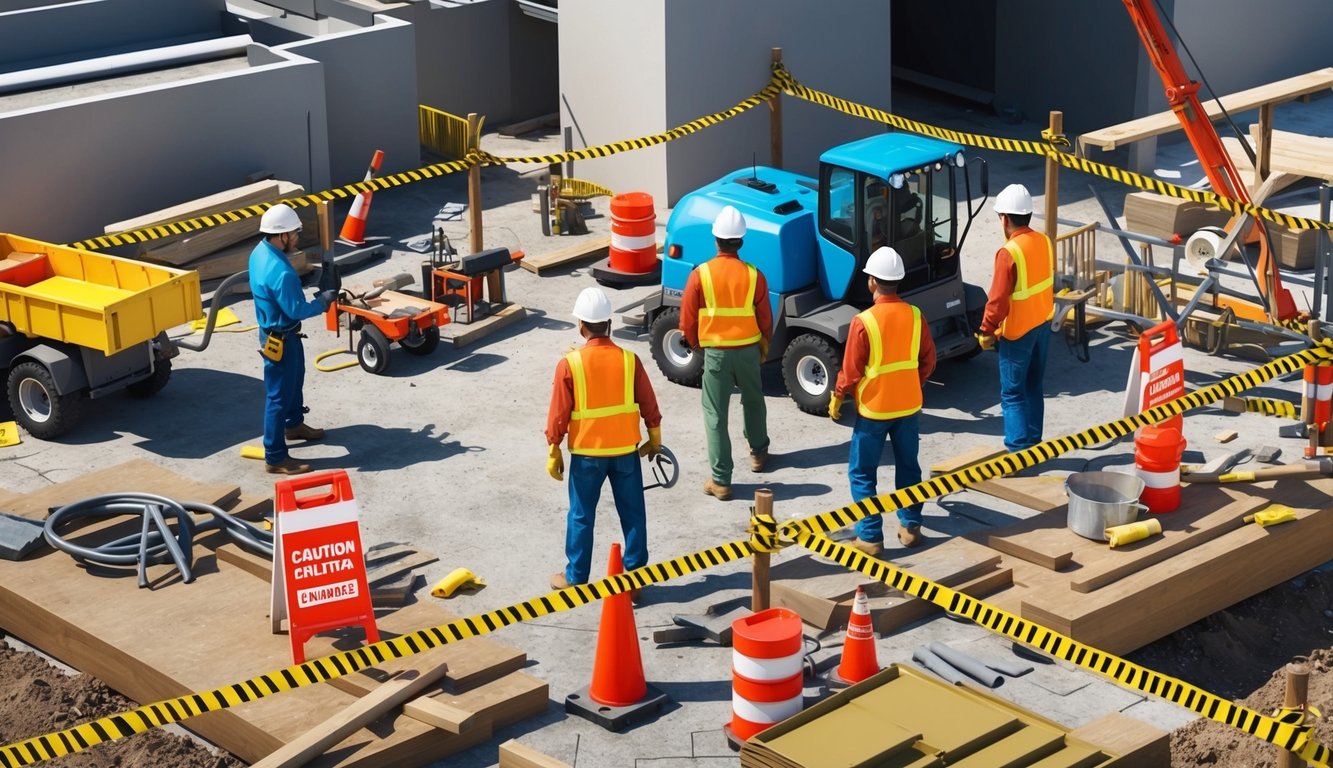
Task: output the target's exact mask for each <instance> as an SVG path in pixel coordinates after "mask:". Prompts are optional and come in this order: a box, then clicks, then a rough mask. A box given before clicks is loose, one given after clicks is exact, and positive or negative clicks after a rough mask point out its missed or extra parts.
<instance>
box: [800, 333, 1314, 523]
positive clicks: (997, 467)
mask: <svg viewBox="0 0 1333 768" xmlns="http://www.w3.org/2000/svg"><path fill="white" fill-rule="evenodd" d="M1330 347H1333V344H1330V342H1324V343H1323V345H1321V346H1318V347H1313V348H1311V349H1306V350H1302V351H1300V352H1296V353H1294V354H1291V355H1287V356H1286V357H1280V358H1278V359H1276V360H1273V361H1272V362H1269V363H1266V364H1264V365H1262V366H1260V367H1258V368H1255V369H1253V370H1251V371H1247V372H1245V373H1241V374H1237V375H1235V376H1231V377H1229V378H1226V379H1223V380H1221V381H1219V382H1217V383H1215V384H1211V385H1209V386H1207V387H1203V388H1201V389H1196V390H1194V391H1193V392H1190V393H1189V394H1187V395H1185V396H1183V397H1180V398H1178V399H1176V400H1172V401H1171V402H1169V403H1165V404H1163V405H1159V406H1156V407H1155V408H1150V409H1148V410H1147V411H1144V412H1143V413H1140V414H1136V415H1134V416H1128V417H1125V418H1123V419H1120V420H1118V421H1112V422H1109V423H1106V424H1101V425H1098V426H1095V427H1091V428H1089V429H1085V430H1083V431H1082V432H1078V433H1075V434H1072V435H1065V436H1064V437H1057V438H1054V439H1052V440H1047V441H1045V442H1041V443H1038V444H1037V445H1034V446H1032V447H1031V448H1027V449H1025V450H1022V451H1017V452H1014V453H1006V454H1004V455H1003V456H999V457H997V458H994V459H991V460H990V461H986V462H983V463H981V464H976V465H974V466H971V467H967V468H965V469H961V470H958V471H957V472H952V473H949V474H947V475H940V476H939V477H934V478H931V479H929V480H926V481H923V482H920V483H917V484H916V485H910V486H908V487H906V488H900V489H898V490H896V491H893V492H892V493H886V494H881V495H879V496H872V497H870V498H868V499H862V500H860V501H856V502H853V503H851V504H848V505H847V506H845V507H843V508H841V509H836V510H832V511H830V512H824V513H822V514H818V515H813V516H811V517H805V518H801V519H799V520H791V521H788V522H786V523H783V524H782V525H781V526H779V532H778V534H779V538H782V539H787V540H792V539H795V538H796V534H798V533H801V532H805V531H814V532H818V533H827V532H828V531H833V530H837V529H839V528H844V527H846V526H848V525H851V524H852V523H855V522H856V521H857V520H860V519H862V518H866V517H869V516H871V515H880V514H886V513H889V512H893V511H896V510H899V509H902V508H904V507H907V506H910V505H912V504H920V503H923V502H926V501H929V500H930V499H935V498H939V497H940V496H944V495H947V494H950V493H957V492H958V491H961V490H963V489H964V488H965V487H967V486H969V485H974V484H976V483H979V482H981V481H983V480H989V479H991V478H993V477H999V476H1002V475H1008V474H1012V473H1014V472H1017V471H1018V470H1020V469H1025V468H1027V467H1032V466H1035V465H1037V464H1040V463H1041V462H1043V461H1049V460H1050V459H1053V458H1055V457H1057V456H1060V455H1062V454H1065V453H1068V452H1070V451H1073V450H1076V449H1079V448H1086V447H1087V446H1089V445H1096V444H1098V443H1104V442H1107V441H1110V440H1115V439H1118V438H1121V437H1124V436H1125V435H1128V434H1130V433H1132V432H1133V431H1134V430H1136V429H1138V428H1139V427H1145V426H1148V425H1149V424H1156V423H1157V422H1159V421H1163V420H1165V419H1168V418H1170V417H1172V416H1175V415H1176V414H1178V413H1184V412H1185V411H1189V410H1193V409H1195V408H1198V407H1200V406H1204V405H1207V404H1209V403H1212V402H1215V401H1217V400H1220V399H1222V398H1224V397H1231V396H1233V395H1236V394H1238V393H1240V392H1243V391H1245V390H1247V389H1251V388H1253V387H1255V386H1258V385H1259V384H1262V383H1263V382H1265V381H1268V380H1269V379H1272V378H1274V377H1276V376H1281V375H1283V374H1287V373H1291V372H1293V371H1298V370H1301V369H1302V368H1304V367H1305V364H1306V363H1309V362H1312V361H1314V360H1329V359H1333V350H1331V349H1330Z"/></svg>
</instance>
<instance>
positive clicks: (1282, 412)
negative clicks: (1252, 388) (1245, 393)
mask: <svg viewBox="0 0 1333 768" xmlns="http://www.w3.org/2000/svg"><path fill="white" fill-rule="evenodd" d="M1245 411H1246V412H1247V413H1262V414H1263V415H1265V416H1276V417H1277V418H1279V419H1294V418H1296V406H1295V404H1293V403H1289V402H1287V401H1286V400H1274V399H1272V398H1269V397H1247V398H1245Z"/></svg>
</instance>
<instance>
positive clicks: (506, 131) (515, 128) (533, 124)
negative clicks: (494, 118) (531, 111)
mask: <svg viewBox="0 0 1333 768" xmlns="http://www.w3.org/2000/svg"><path fill="white" fill-rule="evenodd" d="M548 125H560V113H559V112H552V113H551V114H549V115H539V116H537V117H533V118H530V119H528V120H520V121H518V122H517V123H510V124H508V125H502V126H500V127H499V128H496V129H495V132H496V133H498V134H500V135H501V136H522V135H523V134H525V133H531V132H532V131H535V130H537V129H538V128H545V127H546V126H548Z"/></svg>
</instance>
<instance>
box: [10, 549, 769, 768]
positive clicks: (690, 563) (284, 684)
mask: <svg viewBox="0 0 1333 768" xmlns="http://www.w3.org/2000/svg"><path fill="white" fill-rule="evenodd" d="M753 554H754V550H753V549H752V548H751V547H750V544H749V542H746V541H733V542H729V543H727V544H722V545H720V546H716V547H711V548H709V549H706V550H703V551H701V552H695V553H693V554H690V555H686V556H684V557H677V558H674V559H672V560H667V561H664V562H661V563H653V564H650V565H645V566H644V567H642V568H636V569H634V570H632V571H628V572H626V573H623V574H620V575H618V576H608V577H607V578H604V579H601V580H599V581H594V582H589V583H588V584H581V585H578V586H573V587H570V588H568V589H562V590H560V591H558V592H551V593H549V594H546V595H542V596H541V597H537V598H533V599H531V600H525V601H523V602H521V603H517V604H514V605H511V606H508V607H505V608H500V609H498V610H494V611H490V612H488V613H483V614H479V615H476V616H469V617H467V618H463V619H458V620H456V621H451V622H449V623H448V624H441V625H439V626H435V627H429V628H427V629H421V630H417V631H415V632H411V633H408V634H406V635H401V636H399V637H395V638H393V639H392V640H381V641H380V642H378V643H373V644H371V645H367V646H365V647H363V648H357V649H355V650H351V651H343V652H341V653H335V654H333V655H331V656H325V657H323V658H319V659H312V660H310V661H307V662H305V663H304V664H296V665H293V666H290V667H287V668H286V669H279V670H277V671H274V672H269V673H267V674H264V675H259V676H258V677H252V678H250V679H249V680H243V681H241V682H239V683H232V684H231V685H225V686H222V687H221V688H214V689H213V690H211V691H205V692H202V693H192V694H190V695H188V696H181V697H178V698H175V699H167V700H165V701H158V702H155V703H153V704H146V705H144V706H141V707H139V708H137V709H132V710H129V711H127V712H121V713H119V714H116V715H111V716H109V717H103V718H101V719H99V720H94V721H92V722H88V723H84V724H82V725H77V726H75V727H73V728H67V729H66V730H63V731H58V732H56V733H50V734H46V735H44V736H38V737H35V738H31V739H27V740H25V741H20V742H16V743H14V744H9V745H6V746H3V747H0V768H15V767H16V766H23V765H31V764H33V763H37V762H41V761H43V760H50V759H52V758H56V757H60V756H62V755H68V754H71V753H74V752H81V751H83V750H85V749H87V748H89V747H91V746H94V745H96V744H101V743H103V742H107V741H114V740H116V739H121V738H124V737H126V736H131V735H133V734H136V733H143V732H144V731H147V730H149V729H151V728H156V727H158V726H161V725H165V724H167V723H174V722H178V721H180V720H185V719H187V718H191V717H195V716H196V715H202V714H204V713H205V712H216V711H218V710H221V709H228V708H230V707H234V706H237V705H239V704H244V703H245V702H247V701H254V700H255V699H262V698H264V697H266V696H271V695H273V694H276V693H282V692H283V691H289V690H293V689H296V688H301V687H304V686H307V685H313V684H315V683H319V682H323V681H325V680H332V679H333V678H336V677H342V676H344V675H349V674H352V673H353V672H357V671H358V670H362V669H367V668H369V667H373V666H375V665H377V664H382V663H384V662H386V661H389V660H391V659H400V658H404V657H407V656H413V655H416V654H418V653H423V652H425V651H428V650H430V649H432V648H438V647H440V646H442V645H448V644H449V643H456V642H458V641H460V640H467V639H468V638H471V637H479V636H481V635H486V634H490V633H491V632H494V631H496V630H498V629H500V628H501V627H507V626H509V625H511V624H517V623H519V622H522V621H528V620H530V619H535V618H538V617H540V616H547V615H549V614H553V613H561V612H563V611H569V610H573V609H574V608H578V607H580V606H584V605H587V604H588V603H591V602H593V601H596V600H600V599H602V598H605V597H610V596H611V595H615V594H619V593H621V592H627V591H629V590H631V589H634V588H637V587H643V586H647V585H648V584H657V583H660V582H663V581H667V580H669V579H674V578H678V577H681V576H684V575H686V574H689V573H694V572H696V571H701V570H704V569H705V568H712V567H714V566H717V565H721V564H723V563H727V562H731V561H733V560H740V559H742V558H746V557H750V556H751V555H753Z"/></svg>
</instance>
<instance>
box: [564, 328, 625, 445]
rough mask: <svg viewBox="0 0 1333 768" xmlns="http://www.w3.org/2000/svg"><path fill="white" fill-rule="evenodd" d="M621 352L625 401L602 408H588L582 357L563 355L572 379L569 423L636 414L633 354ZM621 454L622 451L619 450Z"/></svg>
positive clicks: (586, 376) (586, 384) (573, 354)
mask: <svg viewBox="0 0 1333 768" xmlns="http://www.w3.org/2000/svg"><path fill="white" fill-rule="evenodd" d="M621 352H622V353H623V355H624V358H625V400H624V403H622V404H621V405H608V406H604V407H602V408H588V407H587V405H588V375H587V373H586V372H585V371H584V370H583V357H582V356H580V355H579V353H578V352H577V351H575V352H570V353H569V354H568V355H565V360H567V361H568V362H569V373H570V376H571V377H572V378H573V379H574V410H573V412H571V413H570V414H569V419H570V421H578V420H580V419H597V418H601V417H603V416H619V415H620V414H623V413H638V412H639V404H638V403H636V402H634V353H633V352H630V351H629V350H628V349H623V350H621ZM621 452H622V453H623V452H624V451H623V450H621Z"/></svg>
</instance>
